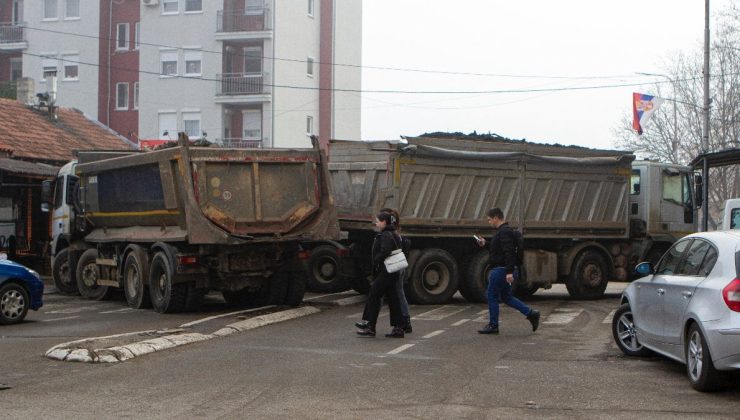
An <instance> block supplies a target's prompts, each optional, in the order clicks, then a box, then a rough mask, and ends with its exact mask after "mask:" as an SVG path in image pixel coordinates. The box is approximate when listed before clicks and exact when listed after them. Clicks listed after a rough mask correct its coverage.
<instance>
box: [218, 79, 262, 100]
mask: <svg viewBox="0 0 740 420" xmlns="http://www.w3.org/2000/svg"><path fill="white" fill-rule="evenodd" d="M216 79H217V91H216V102H218V103H261V102H267V101H269V100H270V93H271V89H270V86H269V85H268V84H266V81H267V74H247V73H222V74H217V75H216Z"/></svg>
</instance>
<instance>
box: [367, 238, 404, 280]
mask: <svg viewBox="0 0 740 420" xmlns="http://www.w3.org/2000/svg"><path fill="white" fill-rule="evenodd" d="M402 242H403V241H402V240H401V236H400V235H399V234H398V233H397V232H396V228H395V227H393V226H387V227H386V228H385V229H383V231H382V232H380V233H378V234H377V235H376V236H375V241H374V242H373V272H374V273H376V274H377V273H380V272H383V273H385V274H388V272H387V271H385V264H383V261H385V259H386V258H388V256H390V255H391V251H393V250H394V249H398V248H400V247H401V245H402ZM394 274H397V273H394Z"/></svg>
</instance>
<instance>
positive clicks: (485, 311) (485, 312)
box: [476, 309, 488, 315]
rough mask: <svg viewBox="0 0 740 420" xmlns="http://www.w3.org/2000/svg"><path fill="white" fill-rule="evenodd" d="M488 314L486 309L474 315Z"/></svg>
mask: <svg viewBox="0 0 740 420" xmlns="http://www.w3.org/2000/svg"><path fill="white" fill-rule="evenodd" d="M483 314H488V309H486V310H484V311H480V312H478V313H477V314H476V315H483Z"/></svg>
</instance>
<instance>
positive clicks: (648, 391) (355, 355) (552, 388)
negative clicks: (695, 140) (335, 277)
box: [0, 285, 740, 419]
mask: <svg viewBox="0 0 740 420" xmlns="http://www.w3.org/2000/svg"><path fill="white" fill-rule="evenodd" d="M610 290H611V292H610V293H608V294H607V297H606V298H605V299H601V300H598V301H572V300H570V299H569V298H568V297H567V294H566V293H565V291H564V290H563V288H562V287H559V286H556V287H555V288H554V289H553V290H551V291H540V292H538V293H537V294H536V295H535V296H534V298H533V299H531V300H530V301H529V303H530V304H531V305H532V306H534V307H536V308H538V309H540V310H541V311H542V315H543V317H542V321H543V323H542V326H541V328H540V330H538V331H537V332H536V333H532V331H531V328H530V326H529V323H528V322H527V321H526V319H524V317H522V316H521V315H520V314H518V313H517V312H515V311H513V310H511V309H509V308H504V309H502V315H501V318H502V322H501V334H500V335H498V336H484V335H479V334H477V333H476V330H477V329H478V328H480V327H481V326H483V325H484V324H485V322H486V319H487V318H486V317H487V315H486V313H487V312H486V306H485V305H483V304H470V303H467V302H465V301H464V300H462V299H456V300H455V301H454V302H453V303H451V304H448V305H438V306H414V307H412V315H413V316H414V320H413V326H414V332H413V333H412V334H408V335H407V336H406V338H404V339H389V338H385V337H383V336H382V334H379V335H378V337H376V338H370V339H369V338H360V337H357V336H355V334H354V327H353V325H352V324H353V323H354V322H355V321H357V320H359V319H360V316H361V311H362V304H361V303H354V304H350V305H347V306H334V305H333V304H332V303H335V302H336V301H338V300H339V299H347V298H349V300H348V301H347V300H345V301H344V303H351V302H352V301H353V299H354V298H352V296H351V295H350V294H342V295H334V296H319V295H308V296H307V300H306V305H307V306H313V307H316V308H318V309H320V312H318V313H314V314H311V315H308V316H305V317H301V318H297V319H292V320H288V321H284V322H279V323H274V324H271V325H266V326H263V327H260V328H255V329H250V330H246V331H242V332H238V333H234V334H231V335H229V336H226V337H216V338H213V339H210V340H205V341H202V342H198V343H193V344H188V345H184V346H180V347H175V348H172V349H168V350H163V351H157V352H154V353H150V354H145V355H142V356H140V357H136V358H134V359H131V360H128V361H126V362H121V363H112V364H104V363H74V362H60V361H56V360H51V359H48V358H46V357H44V353H45V352H46V350H48V349H49V348H51V347H53V346H55V345H57V344H60V343H63V342H67V341H72V340H78V339H81V338H89V337H96V336H102V335H112V334H122V333H126V332H134V331H145V330H159V331H162V330H165V331H176V330H177V329H178V328H179V327H181V326H182V325H183V324H186V323H189V322H192V321H196V320H198V319H203V318H205V317H213V316H218V315H223V314H227V313H229V312H231V311H233V308H228V307H226V306H225V305H224V304H223V302H222V301H221V300H220V299H219V298H218V296H209V299H208V301H207V304H206V305H205V307H204V309H203V311H201V312H199V313H192V314H179V315H160V314H157V313H154V312H153V311H151V310H130V309H128V308H126V306H125V302H123V301H122V300H120V299H119V300H112V301H103V302H90V301H84V300H82V299H79V298H69V297H63V296H60V295H55V294H48V295H46V296H45V298H46V299H45V302H46V304H45V306H44V308H42V310H41V311H39V312H37V313H33V312H32V313H30V314H29V316H28V321H27V322H25V323H23V324H21V325H16V326H5V327H2V328H0V355H2V366H3V368H2V373H0V384H5V385H6V386H2V385H0V388H6V389H4V390H0V417H3V418H30V417H43V418H73V417H74V418H120V417H135V416H136V417H140V416H141V417H147V418H193V417H207V418H238V417H250V418H274V417H281V418H514V417H547V418H589V419H590V418H610V419H611V418H635V417H645V418H671V419H675V418H692V419H694V418H734V419H736V418H738V413H740V381H736V382H738V384H737V385H734V386H733V387H731V388H729V389H728V390H726V391H724V392H720V393H716V394H702V393H699V392H696V391H694V390H693V389H692V388H691V387H690V386H689V385H688V382H687V380H686V375H685V370H684V366H683V365H681V364H678V363H675V362H672V361H669V360H667V359H664V358H661V357H649V358H628V357H626V356H623V355H622V354H621V352H619V350H618V349H617V348H616V346H615V345H614V344H613V343H612V339H611V332H610V324H609V322H610V319H611V313H612V311H613V310H614V309H615V308H616V306H617V303H618V297H619V285H616V287H615V288H612V289H610ZM278 309H280V308H278ZM274 311H275V310H273V311H272V312H274ZM268 312H270V311H268ZM278 312H279V310H278ZM256 316H262V313H247V314H233V315H227V316H223V317H219V318H215V319H211V320H209V321H207V322H203V323H200V324H197V327H193V328H192V329H195V330H197V331H198V332H200V333H203V334H207V333H209V332H212V331H214V330H217V329H218V328H222V327H223V326H224V325H227V324H230V323H233V322H240V320H244V319H249V318H250V317H256ZM387 322H388V315H387V310H384V311H383V312H382V313H381V318H380V321H379V323H383V324H384V325H383V327H380V328H379V331H378V332H379V333H381V331H382V332H385V329H386V327H385V324H387ZM735 379H737V376H736V377H735Z"/></svg>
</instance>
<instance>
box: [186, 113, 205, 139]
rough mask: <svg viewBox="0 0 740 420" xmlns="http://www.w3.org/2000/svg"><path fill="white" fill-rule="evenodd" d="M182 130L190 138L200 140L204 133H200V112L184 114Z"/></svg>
mask: <svg viewBox="0 0 740 420" xmlns="http://www.w3.org/2000/svg"><path fill="white" fill-rule="evenodd" d="M182 128H183V131H184V132H185V133H186V134H187V135H188V137H189V138H191V139H199V138H200V136H201V133H202V131H200V112H183V113H182Z"/></svg>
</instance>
